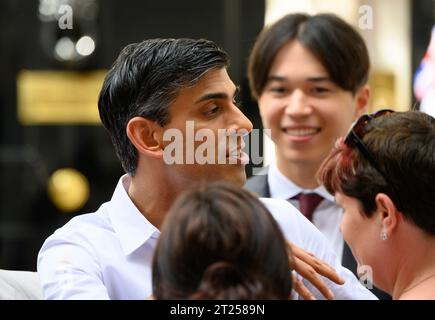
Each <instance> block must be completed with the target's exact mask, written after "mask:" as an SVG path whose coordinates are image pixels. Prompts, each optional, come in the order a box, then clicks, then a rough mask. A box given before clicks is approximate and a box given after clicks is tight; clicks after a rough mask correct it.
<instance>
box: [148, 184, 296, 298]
mask: <svg viewBox="0 0 435 320" xmlns="http://www.w3.org/2000/svg"><path fill="white" fill-rule="evenodd" d="M288 253H289V252H288V251H287V247H286V242H285V240H284V236H283V235H282V232H281V230H280V228H279V226H278V224H277V222H276V221H275V219H274V218H273V217H272V215H271V214H270V213H269V211H268V210H267V209H266V207H264V205H263V204H262V203H261V202H260V201H259V200H258V199H257V198H256V197H255V196H254V195H252V194H250V193H249V192H248V191H246V190H243V189H241V188H238V187H236V186H232V185H230V184H228V183H225V182H215V183H212V184H209V185H204V184H203V185H200V186H199V187H197V188H194V189H192V190H189V191H187V193H185V194H183V195H182V196H180V197H179V198H178V199H177V201H176V202H175V203H174V205H173V206H172V208H171V210H170V211H169V213H168V215H167V217H166V220H165V223H164V225H163V228H162V234H161V235H160V238H159V242H158V244H157V248H156V251H155V255H154V261H153V271H152V275H153V295H154V297H155V298H156V299H200V300H202V299H207V300H214V299H288V298H289V295H290V292H291V288H292V278H291V270H292V268H293V260H289V257H288Z"/></svg>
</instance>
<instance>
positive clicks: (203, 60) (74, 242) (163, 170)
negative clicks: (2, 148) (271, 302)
mask: <svg viewBox="0 0 435 320" xmlns="http://www.w3.org/2000/svg"><path fill="white" fill-rule="evenodd" d="M227 66H228V57H227V55H226V53H225V52H224V51H222V50H221V49H219V48H218V47H217V46H216V45H215V44H214V43H213V42H211V41H207V40H192V39H154V40H146V41H143V42H141V43H137V44H131V45H128V46H127V47H126V48H124V49H123V51H122V52H121V54H120V56H119V57H118V59H117V60H116V62H115V63H114V65H113V66H112V68H111V70H110V71H109V72H108V74H107V76H106V78H105V81H104V84H103V88H102V90H101V93H100V98H99V102H98V107H99V111H100V116H101V120H102V122H103V124H104V126H105V128H106V129H107V130H108V132H109V134H110V136H111V138H112V141H113V144H114V147H115V151H116V153H117V155H118V157H119V159H120V160H121V163H122V165H123V168H124V170H125V171H126V174H125V175H124V176H122V177H121V178H120V180H119V182H118V185H117V187H116V189H115V191H114V194H113V197H112V199H111V200H110V201H109V202H106V203H104V204H103V205H102V206H101V207H100V208H99V209H98V210H97V211H96V212H94V213H90V214H86V215H80V216H78V217H75V218H73V219H72V220H71V221H70V222H68V223H67V224H66V225H65V226H63V227H62V228H60V229H58V230H57V231H56V232H55V233H54V234H53V235H52V236H50V237H49V238H48V239H47V240H46V241H45V243H44V244H43V246H42V248H41V251H40V253H39V256H38V273H39V275H40V278H41V283H42V288H43V292H44V295H45V297H46V298H49V299H108V298H110V299H145V298H147V297H149V296H150V295H151V294H152V290H151V265H152V259H153V254H154V249H155V248H156V244H157V240H158V237H159V235H160V231H159V229H160V227H161V225H162V222H163V220H164V218H165V215H166V213H167V212H168V209H169V208H170V207H171V205H172V204H173V202H174V200H175V199H176V198H177V196H178V195H179V194H180V193H182V191H184V190H185V189H187V188H189V187H191V186H194V185H195V184H197V183H198V182H201V181H218V180H226V181H230V182H233V183H234V184H236V185H239V186H242V185H243V184H244V182H245V179H246V177H245V168H244V167H245V163H246V159H245V155H244V154H243V153H242V152H241V147H242V142H241V138H240V137H241V136H242V135H244V134H246V133H247V132H249V131H251V129H252V124H251V122H250V121H249V120H248V119H247V118H246V117H245V116H244V115H243V113H242V112H241V111H240V109H239V108H238V107H237V106H236V105H235V101H234V98H235V95H236V93H237V89H236V86H235V85H234V83H233V82H232V81H231V79H230V78H229V76H228V74H227V71H226V67H227ZM189 123H193V124H194V132H195V135H196V134H197V133H199V132H201V131H203V130H208V132H211V133H213V135H216V136H219V130H222V129H225V131H226V132H227V133H228V137H231V136H236V141H237V144H236V146H235V147H234V146H231V144H228V145H227V144H224V145H227V147H224V148H222V147H221V144H220V142H219V140H218V139H216V140H215V148H214V149H215V153H216V154H215V156H216V157H219V156H222V157H223V158H225V160H228V161H224V163H218V162H217V161H211V162H210V163H206V164H199V163H198V162H197V161H193V164H188V162H187V161H186V162H185V163H173V162H170V161H169V162H168V161H166V160H167V159H168V154H165V152H166V149H167V148H168V146H169V145H170V144H171V143H173V141H172V140H171V139H167V138H168V137H167V133H168V132H171V133H174V132H178V133H179V136H180V137H182V138H183V139H181V141H184V143H183V145H182V146H181V148H182V150H183V151H184V152H183V154H185V155H186V159H184V160H187V158H188V157H189V158H190V157H192V156H193V159H194V160H195V154H192V153H191V152H192V150H194V151H197V149H198V148H199V147H200V143H199V141H195V140H196V139H192V137H191V135H190V134H189V127H188V124H189ZM189 136H190V137H189ZM203 138H204V137H203ZM206 138H209V137H206ZM192 145H193V149H192V148H191V147H192ZM189 150H190V151H189ZM169 156H170V155H169ZM216 157H215V159H216ZM165 159H166V160H165ZM263 203H264V204H265V205H266V206H267V207H268V208H269V210H270V211H271V212H272V214H273V216H274V218H275V219H276V220H277V221H278V223H279V224H280V227H281V228H282V231H283V233H284V235H285V236H286V238H287V240H289V241H291V242H292V243H293V245H294V244H295V245H297V246H299V247H301V248H302V249H304V250H306V251H308V252H312V253H314V254H315V255H318V257H319V258H320V259H322V260H324V261H326V262H327V263H328V264H330V265H331V266H332V267H334V268H336V270H337V273H338V274H339V275H340V276H342V277H343V278H344V279H345V280H346V283H345V284H344V285H337V284H335V283H333V282H332V281H330V280H326V281H325V284H326V287H324V290H322V293H324V294H326V295H328V293H327V291H329V290H331V291H332V292H333V294H334V295H335V297H336V298H341V299H352V298H353V299H371V298H373V296H372V295H371V293H370V292H368V291H367V290H366V289H365V288H363V287H362V286H361V284H360V283H359V282H358V280H357V279H356V278H355V277H354V276H353V275H352V274H351V273H350V272H349V271H348V270H346V269H344V268H342V267H341V266H340V262H339V261H338V260H337V259H336V256H335V254H334V253H333V250H332V249H331V248H329V246H328V243H327V241H326V240H325V239H324V238H323V236H322V235H321V234H320V232H318V230H317V229H315V228H314V227H313V226H312V225H311V224H310V223H309V222H307V221H306V220H305V219H304V218H303V216H302V215H301V214H300V213H299V212H298V211H297V210H296V209H295V208H294V207H293V206H291V205H290V204H288V203H287V202H285V201H279V200H274V199H263ZM294 248H295V250H293V253H294V255H295V269H296V271H298V272H299V273H300V274H301V275H303V276H304V275H307V276H309V275H310V273H311V274H312V273H313V272H314V269H313V268H311V269H310V268H308V269H307V268H306V267H305V266H306V262H311V263H312V264H313V265H316V264H318V263H320V266H321V268H320V269H323V271H324V272H325V273H324V274H328V275H330V276H331V278H332V279H335V280H336V281H337V282H340V280H338V279H337V278H338V276H336V275H335V276H334V272H329V271H330V270H329V271H328V270H325V268H322V264H321V262H319V261H317V260H316V259H315V258H313V257H311V256H308V257H307V256H306V255H304V254H302V255H300V254H299V253H300V249H298V248H297V247H294ZM298 257H300V259H299V258H298ZM304 257H305V258H304ZM298 259H299V260H298ZM306 270H308V272H306ZM318 270H319V269H318ZM314 273H315V272H314ZM310 280H311V281H312V282H313V283H314V285H316V286H317V287H319V286H318V285H319V283H321V282H322V280H320V278H318V277H317V276H314V277H311V278H310ZM305 284H306V285H307V286H308V288H309V289H310V290H312V292H313V293H314V294H315V296H316V297H318V298H320V297H321V295H320V293H319V292H318V291H317V290H316V289H315V288H314V287H313V286H312V285H310V284H309V283H306V282H305ZM321 287H322V286H321V284H320V288H321ZM299 288H302V290H304V287H303V286H299ZM299 292H300V293H303V292H302V291H299ZM325 292H326V293H325ZM305 296H306V295H305ZM328 296H330V294H329V295H328Z"/></svg>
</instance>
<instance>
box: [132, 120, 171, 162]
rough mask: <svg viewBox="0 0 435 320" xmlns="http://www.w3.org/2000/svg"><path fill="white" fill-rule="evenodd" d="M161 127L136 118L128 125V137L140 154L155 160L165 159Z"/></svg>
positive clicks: (150, 121) (152, 122)
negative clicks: (160, 134)
mask: <svg viewBox="0 0 435 320" xmlns="http://www.w3.org/2000/svg"><path fill="white" fill-rule="evenodd" d="M161 129H162V128H161V127H160V126H159V125H158V123H156V122H155V121H152V120H148V119H145V118H142V117H134V118H132V119H130V121H129V122H128V123H127V129H126V130H127V136H128V138H129V139H130V141H131V143H132V144H133V145H134V146H135V148H136V149H137V151H138V152H139V153H142V154H145V155H147V156H150V157H153V158H162V157H163V148H162V146H161V144H160V140H159V138H158V137H159V133H160V131H161Z"/></svg>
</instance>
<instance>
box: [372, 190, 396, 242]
mask: <svg viewBox="0 0 435 320" xmlns="http://www.w3.org/2000/svg"><path fill="white" fill-rule="evenodd" d="M375 202H376V212H377V213H378V214H379V215H380V216H379V217H380V220H381V230H382V231H381V232H385V233H386V235H387V237H389V236H391V234H392V233H393V232H394V230H395V229H396V227H397V226H398V223H399V220H400V218H401V215H400V213H399V211H398V210H397V208H396V205H395V204H394V202H393V201H392V200H391V198H390V197H389V196H388V195H386V194H385V193H378V194H377V195H376V198H375Z"/></svg>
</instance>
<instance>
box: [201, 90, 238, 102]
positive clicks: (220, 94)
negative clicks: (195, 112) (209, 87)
mask: <svg viewBox="0 0 435 320" xmlns="http://www.w3.org/2000/svg"><path fill="white" fill-rule="evenodd" d="M239 92H240V87H239V86H237V87H236V88H235V89H234V94H233V96H232V97H229V96H228V94H226V93H224V92H212V93H207V94H205V95H203V96H202V97H200V98H199V99H198V100H196V101H195V104H196V103H199V102H204V101H207V100H215V99H229V98H231V99H233V98H234V97H236V96H237V95H238V94H239Z"/></svg>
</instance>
